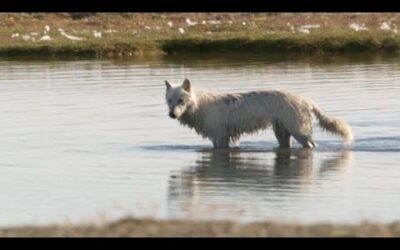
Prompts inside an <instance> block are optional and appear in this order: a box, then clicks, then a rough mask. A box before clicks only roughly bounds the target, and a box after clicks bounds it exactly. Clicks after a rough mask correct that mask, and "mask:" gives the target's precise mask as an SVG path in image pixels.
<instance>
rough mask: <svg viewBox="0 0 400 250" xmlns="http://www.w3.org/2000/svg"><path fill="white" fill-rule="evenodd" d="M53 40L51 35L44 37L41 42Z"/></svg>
mask: <svg viewBox="0 0 400 250" xmlns="http://www.w3.org/2000/svg"><path fill="white" fill-rule="evenodd" d="M51 40H53V38H51V37H50V36H49V35H44V36H42V37H41V38H40V39H39V41H51Z"/></svg>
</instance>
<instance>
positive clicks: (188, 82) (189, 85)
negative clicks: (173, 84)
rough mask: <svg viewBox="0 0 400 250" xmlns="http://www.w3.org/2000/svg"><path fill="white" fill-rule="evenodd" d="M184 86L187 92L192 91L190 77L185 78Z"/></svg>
mask: <svg viewBox="0 0 400 250" xmlns="http://www.w3.org/2000/svg"><path fill="white" fill-rule="evenodd" d="M182 88H183V89H184V90H186V91H187V92H190V90H191V88H192V84H191V83H190V81H189V79H187V78H186V79H185V80H184V81H183V83H182Z"/></svg>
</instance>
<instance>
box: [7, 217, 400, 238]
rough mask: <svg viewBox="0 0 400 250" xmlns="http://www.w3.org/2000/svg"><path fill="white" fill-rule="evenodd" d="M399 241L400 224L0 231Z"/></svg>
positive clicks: (137, 223) (148, 223)
mask: <svg viewBox="0 0 400 250" xmlns="http://www.w3.org/2000/svg"><path fill="white" fill-rule="evenodd" d="M41 236H42V237H43V236H44V237H146V236H158V237H167V236H171V237H174V236H175V237H179V236H185V237H195V236H209V237H269V236H275V237H281V236H283V237H309V236H314V237H324V236H326V237H368V236H380V237H399V236H400V223H392V224H376V223H361V224H357V225H332V224H315V225H300V224H280V223H273V222H263V223H251V224H238V223H233V222H224V221H221V222H206V221H196V222H195V221H179V220H175V221H159V220H152V219H132V218H128V219H122V220H119V221H116V222H113V223H108V224H103V225H82V226H71V225H69V226H46V227H21V228H9V229H0V237H41Z"/></svg>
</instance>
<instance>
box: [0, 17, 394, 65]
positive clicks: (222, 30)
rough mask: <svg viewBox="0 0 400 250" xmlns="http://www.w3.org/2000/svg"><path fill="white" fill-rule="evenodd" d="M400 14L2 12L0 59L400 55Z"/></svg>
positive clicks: (0, 20) (0, 21)
mask: <svg viewBox="0 0 400 250" xmlns="http://www.w3.org/2000/svg"><path fill="white" fill-rule="evenodd" d="M399 25H400V13H0V39H1V43H0V55H1V56H14V55H22V56H27V55H28V56H41V55H44V56H52V55H76V56H95V57H107V56H135V55H147V54H179V53H198V52H202V53H203V52H236V53H237V52H244V53H248V52H250V53H252V52H255V53H262V52H265V53H275V52H301V53H327V52H381V51H385V52H397V51H398V50H399V49H400V34H399V33H398V32H399V31H400V30H398V29H399V28H400V26H399Z"/></svg>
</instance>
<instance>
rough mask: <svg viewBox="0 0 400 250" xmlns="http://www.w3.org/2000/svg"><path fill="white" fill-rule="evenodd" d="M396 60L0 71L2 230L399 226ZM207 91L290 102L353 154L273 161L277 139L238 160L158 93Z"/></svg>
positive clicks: (329, 143)
mask: <svg viewBox="0 0 400 250" xmlns="http://www.w3.org/2000/svg"><path fill="white" fill-rule="evenodd" d="M399 75H400V61H399V57H397V56H390V57H389V56H388V57H386V56H385V57H384V56H364V55H362V56H359V57H354V56H351V57H340V56H317V57H307V58H300V57H299V56H290V55H288V56H285V57H282V56H270V57H269V56H246V55H242V56H231V57H228V58H227V57H226V56H224V55H211V56H203V57H199V56H189V55H188V56H182V57H177V56H175V57H166V58H162V59H141V60H139V59H137V60H131V61H112V60H103V61H98V60H30V59H29V60H12V59H3V60H0V121H1V123H0V141H1V144H0V152H1V153H0V156H1V157H0V190H1V192H0V226H9V225H26V224H35V225H39V224H48V223H64V222H81V221H83V222H96V221H101V220H111V219H117V218H120V217H123V216H128V215H130V216H136V217H146V216H147V217H149V216H150V217H155V218H184V219H187V218H189V219H211V220H219V219H232V220H237V221H241V222H249V221H262V220H275V221H288V222H291V221H296V222H303V223H314V222H337V223H339V222H340V223H341V222H344V223H356V222H359V221H363V220H369V221H383V222H392V221H396V220H399V218H400V199H399V198H400V181H399V180H400V166H399V162H400V154H399V152H400V128H399V124H400V109H399V106H400V99H399V96H400V84H399ZM185 77H189V78H190V79H191V80H192V83H193V84H194V85H196V86H198V87H202V88H206V89H209V90H212V91H215V92H219V93H223V92H240V91H249V90H259V89H281V90H283V89H285V90H289V91H292V92H295V93H298V94H302V95H305V96H308V97H311V98H312V99H314V100H315V101H316V102H317V103H318V104H319V105H320V106H321V107H322V108H323V109H324V110H325V111H326V113H327V114H329V115H332V116H339V117H341V118H343V119H344V120H346V121H348V123H349V124H350V125H351V127H352V128H353V132H354V137H355V142H354V144H353V146H352V147H351V149H350V150H343V149H342V148H341V142H340V140H339V139H338V138H337V137H335V136H332V135H329V134H324V133H323V132H322V131H321V129H319V128H317V127H316V128H315V130H314V138H315V141H316V142H317V143H318V145H319V148H318V149H316V150H314V151H309V150H302V149H300V145H299V144H295V145H294V146H295V147H296V148H295V149H293V150H278V149H277V148H276V147H277V142H276V140H275V138H274V136H273V132H272V131H271V130H267V131H263V132H260V133H258V134H256V135H251V136H244V137H242V139H241V148H240V149H231V150H226V151H214V150H212V148H211V143H210V142H208V141H207V140H204V139H202V138H201V137H200V136H198V135H196V134H195V132H194V131H191V130H189V129H187V128H184V127H181V126H180V125H179V124H178V122H177V121H176V120H172V119H170V118H169V117H168V113H167V108H166V105H165V100H164V91H165V86H164V80H165V79H168V80H169V81H170V82H171V83H175V84H180V83H181V82H182V80H183V79H184V78H185Z"/></svg>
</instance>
